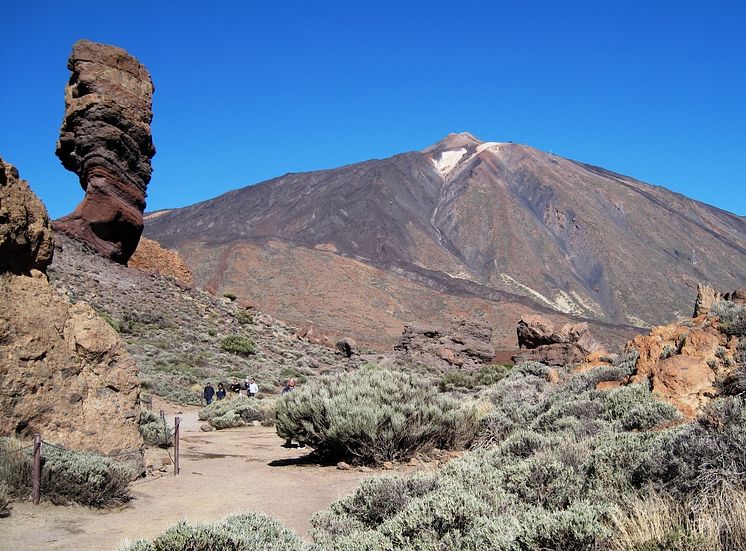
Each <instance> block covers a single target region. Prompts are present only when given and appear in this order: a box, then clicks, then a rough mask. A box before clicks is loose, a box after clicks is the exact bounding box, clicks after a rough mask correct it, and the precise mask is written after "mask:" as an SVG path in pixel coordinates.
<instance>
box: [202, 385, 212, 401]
mask: <svg viewBox="0 0 746 551" xmlns="http://www.w3.org/2000/svg"><path fill="white" fill-rule="evenodd" d="M202 396H204V397H205V402H207V405H208V406H209V405H210V404H211V403H212V397H213V396H215V388H214V387H213V386H212V383H207V384H206V385H205V390H204V391H203V392H202Z"/></svg>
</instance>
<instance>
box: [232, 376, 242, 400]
mask: <svg viewBox="0 0 746 551" xmlns="http://www.w3.org/2000/svg"><path fill="white" fill-rule="evenodd" d="M230 391H231V392H232V393H233V395H234V396H235V397H236V398H240V397H241V383H239V382H238V379H237V378H235V377H233V382H232V383H231V386H230Z"/></svg>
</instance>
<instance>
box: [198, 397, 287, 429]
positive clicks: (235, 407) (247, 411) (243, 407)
mask: <svg viewBox="0 0 746 551" xmlns="http://www.w3.org/2000/svg"><path fill="white" fill-rule="evenodd" d="M264 402H265V400H262V401H260V400H254V399H249V398H236V399H232V400H219V401H216V402H213V403H212V404H210V405H209V406H207V407H204V408H202V409H201V410H200V411H199V413H198V414H197V416H198V417H199V419H200V421H207V422H208V423H210V425H212V426H213V427H215V428H216V429H229V428H234V427H243V426H246V425H248V424H250V423H251V422H252V421H265V418H266V417H268V416H271V415H272V413H274V412H272V413H268V409H267V408H270V407H271V402H269V401H268V400H266V402H267V405H264ZM262 407H264V410H263V409H262Z"/></svg>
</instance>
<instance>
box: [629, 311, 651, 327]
mask: <svg viewBox="0 0 746 551" xmlns="http://www.w3.org/2000/svg"><path fill="white" fill-rule="evenodd" d="M627 321H629V322H630V323H631V324H632V325H634V326H635V327H644V328H645V329H649V328H650V324H648V323H645V322H644V321H643V320H641V319H640V318H638V317H637V316H633V315H632V314H627Z"/></svg>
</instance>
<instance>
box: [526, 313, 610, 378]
mask: <svg viewBox="0 0 746 551" xmlns="http://www.w3.org/2000/svg"><path fill="white" fill-rule="evenodd" d="M516 332H517V334H518V347H519V348H520V349H521V350H522V351H521V352H519V353H518V354H516V355H515V356H513V362H514V363H522V362H526V361H535V362H541V363H543V364H546V365H550V366H560V365H571V364H576V363H578V362H581V361H583V360H584V359H585V358H586V356H588V355H589V354H591V353H593V352H598V351H599V350H601V345H600V344H599V343H598V342H597V341H596V340H595V339H594V338H593V336H592V335H591V333H590V331H589V329H588V324H587V323H574V324H570V323H567V324H565V325H563V326H562V327H561V328H560V329H555V327H554V325H553V324H552V322H550V321H549V320H548V319H546V318H544V317H543V316H538V315H524V316H523V317H521V319H520V321H519V322H518V327H517V329H516Z"/></svg>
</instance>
